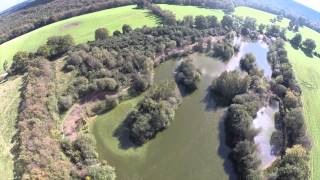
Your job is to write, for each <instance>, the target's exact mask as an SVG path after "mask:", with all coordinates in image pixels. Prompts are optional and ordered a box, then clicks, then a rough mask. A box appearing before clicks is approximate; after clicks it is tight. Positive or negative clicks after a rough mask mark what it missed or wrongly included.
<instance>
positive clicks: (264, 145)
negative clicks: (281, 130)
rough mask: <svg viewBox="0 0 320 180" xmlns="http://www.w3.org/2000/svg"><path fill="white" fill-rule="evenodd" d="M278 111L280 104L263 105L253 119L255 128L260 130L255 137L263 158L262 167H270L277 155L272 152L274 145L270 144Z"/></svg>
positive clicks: (260, 156)
mask: <svg viewBox="0 0 320 180" xmlns="http://www.w3.org/2000/svg"><path fill="white" fill-rule="evenodd" d="M278 111H279V107H278V104H276V105H269V106H266V107H263V108H261V109H260V110H259V111H258V112H257V117H256V118H255V119H254V120H253V126H254V128H256V129H259V130H260V132H259V133H258V135H257V136H256V137H255V138H254V142H255V144H257V145H258V151H259V153H258V155H259V158H260V159H261V168H262V169H265V168H267V167H269V166H270V165H271V164H272V162H273V161H274V160H275V159H276V156H275V155H274V154H272V148H273V147H272V145H271V144H270V139H271V135H272V133H273V132H274V131H275V123H274V114H275V113H276V112H278Z"/></svg>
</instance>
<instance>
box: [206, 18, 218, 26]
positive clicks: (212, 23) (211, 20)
mask: <svg viewBox="0 0 320 180" xmlns="http://www.w3.org/2000/svg"><path fill="white" fill-rule="evenodd" d="M206 18H207V22H208V27H209V28H215V27H217V26H219V22H218V19H217V17H215V16H207V17H206Z"/></svg>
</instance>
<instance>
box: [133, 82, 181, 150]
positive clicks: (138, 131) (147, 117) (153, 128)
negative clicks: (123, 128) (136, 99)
mask: <svg viewBox="0 0 320 180" xmlns="http://www.w3.org/2000/svg"><path fill="white" fill-rule="evenodd" d="M180 103H181V95H180V94H179V91H178V88H177V86H176V83H175V82H174V81H171V82H169V81H166V82H164V83H161V84H158V85H156V86H154V87H153V88H152V89H151V90H150V92H149V93H148V95H146V96H145V98H144V99H143V100H142V101H141V102H140V103H139V104H138V105H137V107H136V109H135V110H134V111H133V112H131V113H130V114H129V115H128V117H127V119H128V127H129V133H130V138H131V139H132V141H133V142H134V143H135V144H137V145H142V144H144V143H146V142H147V141H148V140H150V139H152V138H153V137H155V136H156V134H157V133H159V132H160V131H162V130H164V129H166V128H168V127H169V126H170V123H171V122H172V121H173V119H174V115H175V110H176V109H177V108H178V106H179V104H180Z"/></svg>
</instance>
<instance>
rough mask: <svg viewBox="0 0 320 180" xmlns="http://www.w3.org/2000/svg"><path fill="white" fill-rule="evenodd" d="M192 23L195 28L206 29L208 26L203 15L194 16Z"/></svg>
mask: <svg viewBox="0 0 320 180" xmlns="http://www.w3.org/2000/svg"><path fill="white" fill-rule="evenodd" d="M194 24H195V26H196V28H197V29H206V28H207V27H208V22H207V19H206V18H205V17H204V16H196V18H195V23H194Z"/></svg>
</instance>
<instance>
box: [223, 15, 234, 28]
mask: <svg viewBox="0 0 320 180" xmlns="http://www.w3.org/2000/svg"><path fill="white" fill-rule="evenodd" d="M221 25H222V27H223V28H225V29H227V30H231V29H232V28H233V18H232V17H231V16H229V15H225V16H223V19H222V21H221Z"/></svg>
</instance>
